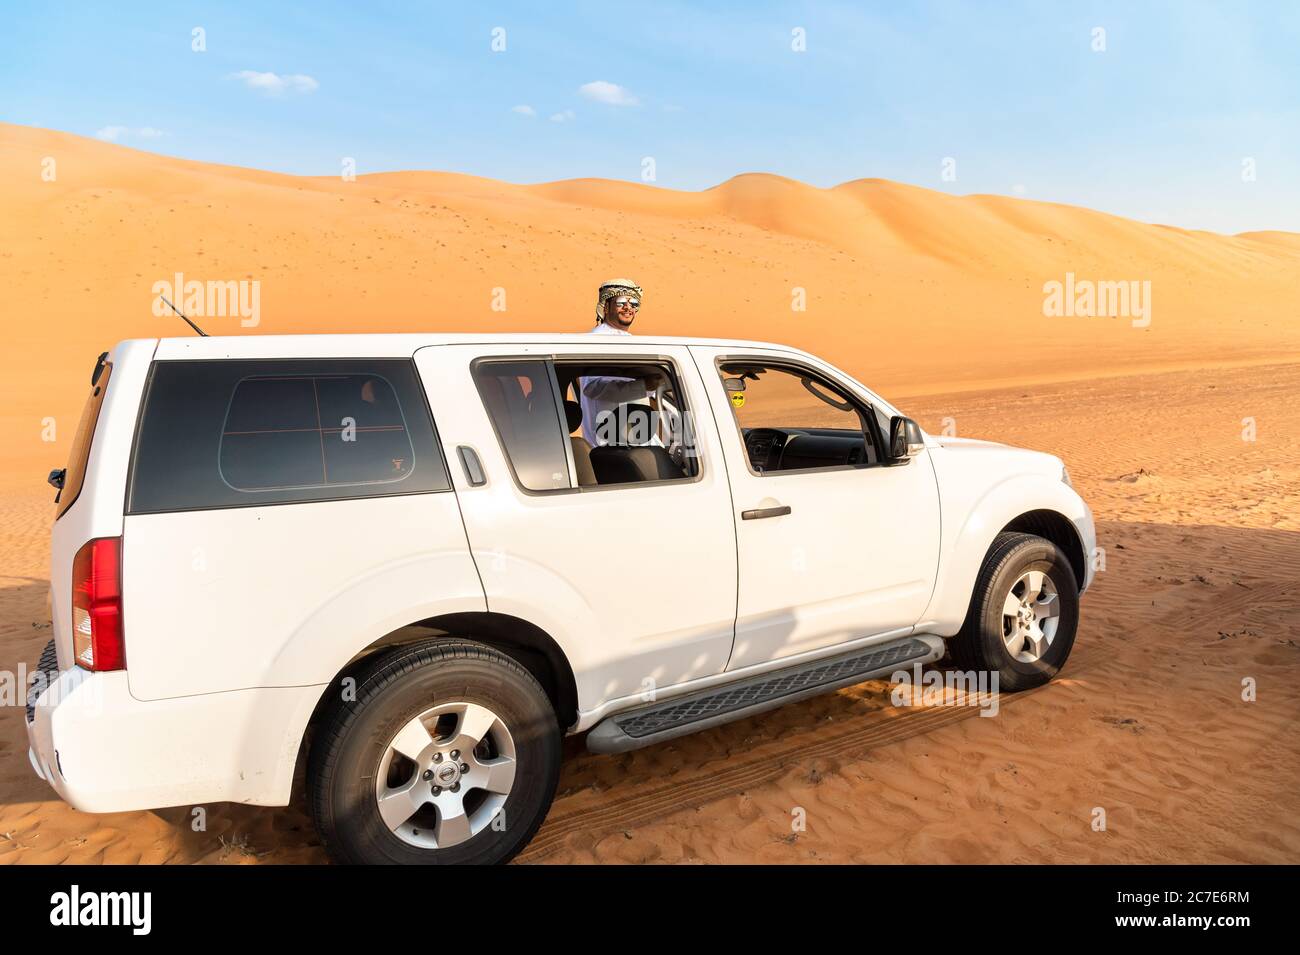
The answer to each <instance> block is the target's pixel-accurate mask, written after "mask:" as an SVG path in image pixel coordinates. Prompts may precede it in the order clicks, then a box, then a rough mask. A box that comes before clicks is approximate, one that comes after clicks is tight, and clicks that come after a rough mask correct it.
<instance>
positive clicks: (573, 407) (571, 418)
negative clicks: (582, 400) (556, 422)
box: [564, 398, 582, 434]
mask: <svg viewBox="0 0 1300 955" xmlns="http://www.w3.org/2000/svg"><path fill="white" fill-rule="evenodd" d="M564 420H565V422H566V423H567V424H568V425H569V434H573V432H575V431H577V430H578V429H579V428H580V427H582V405H580V404H578V403H577V402H576V401H570V400H569V399H568V398H565V399H564Z"/></svg>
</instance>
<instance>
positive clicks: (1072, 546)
mask: <svg viewBox="0 0 1300 955" xmlns="http://www.w3.org/2000/svg"><path fill="white" fill-rule="evenodd" d="M1009 531H1019V532H1021V533H1023V534H1033V535H1035V536H1036V537H1041V538H1043V539H1044V540H1049V541H1051V542H1052V543H1053V544H1055V545H1056V546H1057V547H1059V548H1060V549H1061V553H1063V554H1065V557H1066V559H1067V560H1068V561H1069V562H1070V569H1071V570H1073V571H1074V580H1075V584H1076V586H1078V587H1079V588H1080V590H1082V589H1083V587H1084V585H1085V582H1086V581H1087V579H1088V555H1087V554H1086V553H1084V548H1083V541H1082V539H1080V537H1079V531H1078V529H1077V528H1076V527H1075V526H1074V521H1072V520H1070V519H1069V518H1068V517H1066V516H1065V515H1064V514H1062V513H1061V512H1060V511H1054V510H1051V509H1049V508H1038V509H1036V510H1032V511H1026V512H1025V513H1023V514H1021V515H1019V516H1018V517H1016V518H1014V519H1013V520H1011V521H1010V522H1009V523H1007V525H1006V526H1005V527H1003V528H1002V530H1000V531H999V532H998V533H999V534H1002V533H1006V532H1009ZM993 539H994V540H997V535H996V534H995V535H994V538H993ZM990 546H992V545H991V544H990Z"/></svg>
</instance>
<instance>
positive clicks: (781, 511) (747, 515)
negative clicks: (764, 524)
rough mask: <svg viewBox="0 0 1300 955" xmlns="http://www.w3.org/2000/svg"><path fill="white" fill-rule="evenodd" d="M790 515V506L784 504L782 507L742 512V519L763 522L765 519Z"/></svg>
mask: <svg viewBox="0 0 1300 955" xmlns="http://www.w3.org/2000/svg"><path fill="white" fill-rule="evenodd" d="M789 513H790V505H789V504H783V505H782V506H780V507H756V508H754V509H753V510H749V511H741V512H740V519H741V520H742V521H761V520H762V519H763V518H765V517H784V516H785V515H786V514H789Z"/></svg>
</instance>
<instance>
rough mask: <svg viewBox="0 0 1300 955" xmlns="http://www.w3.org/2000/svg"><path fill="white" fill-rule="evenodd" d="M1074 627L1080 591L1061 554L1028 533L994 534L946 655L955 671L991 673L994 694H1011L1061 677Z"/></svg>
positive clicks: (1050, 544) (1077, 621) (1052, 545)
mask: <svg viewBox="0 0 1300 955" xmlns="http://www.w3.org/2000/svg"><path fill="white" fill-rule="evenodd" d="M1078 625H1079V588H1078V584H1077V583H1076V581H1075V576H1074V570H1073V569H1072V568H1071V567H1070V562H1069V560H1068V559H1066V556H1065V554H1063V553H1062V552H1061V549H1060V548H1059V547H1057V546H1056V545H1055V544H1053V543H1052V542H1051V541H1049V540H1045V539H1044V538H1041V537H1037V536H1035V535H1033V534H1020V533H1004V534H999V535H998V536H997V539H996V540H994V542H993V546H992V547H990V548H989V552H988V556H986V557H985V558H984V564H983V566H982V567H981V568H980V572H979V576H978V578H977V580H976V582H975V591H974V594H973V595H972V597H971V604H970V609H969V611H968V612H967V614H966V622H965V624H964V625H963V626H962V629H961V632H960V633H959V634H958V635H957V636H956V637H954V638H953V639H952V640H950V641H949V643H948V651H949V654H950V655H951V657H952V661H953V663H954V664H955V665H956V666H957V667H958V668H959V669H963V670H976V671H986V672H989V673H996V674H997V675H998V686H999V688H1000V689H1002V690H1006V691H1008V692H1015V691H1016V690H1025V689H1029V688H1030V687H1035V686H1041V685H1042V684H1044V683H1046V682H1047V681H1048V680H1050V679H1052V677H1054V676H1055V675H1056V674H1057V672H1059V671H1060V669H1061V667H1062V666H1063V665H1064V664H1065V661H1066V658H1067V657H1069V655H1070V648H1071V647H1072V646H1073V645H1074V635H1075V631H1076V630H1077V629H1078Z"/></svg>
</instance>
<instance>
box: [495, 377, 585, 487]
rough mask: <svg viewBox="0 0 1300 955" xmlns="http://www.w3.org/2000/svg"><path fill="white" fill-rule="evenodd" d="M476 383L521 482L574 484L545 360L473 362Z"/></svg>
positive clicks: (539, 485)
mask: <svg viewBox="0 0 1300 955" xmlns="http://www.w3.org/2000/svg"><path fill="white" fill-rule="evenodd" d="M474 382H475V384H476V385H477V386H478V392H479V395H480V397H482V399H483V406H484V407H485V408H486V409H487V412H488V416H489V417H490V418H491V419H492V426H493V427H494V428H495V429H496V433H497V437H498V438H500V439H501V446H502V447H503V448H504V449H505V453H506V457H507V459H509V461H510V467H511V468H512V469H513V471H514V474H515V480H516V481H518V482H519V485H520V487H522V488H524V489H525V490H528V491H554V490H562V489H566V488H569V487H572V483H571V482H570V480H569V461H568V455H567V453H566V452H565V448H564V444H565V439H564V431H562V430H561V428H560V411H559V408H558V407H557V406H556V402H555V389H554V386H553V385H552V383H551V373H550V368H549V366H548V364H547V362H545V361H540V360H525V361H520V360H512V361H481V362H478V363H476V364H475V366H474Z"/></svg>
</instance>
